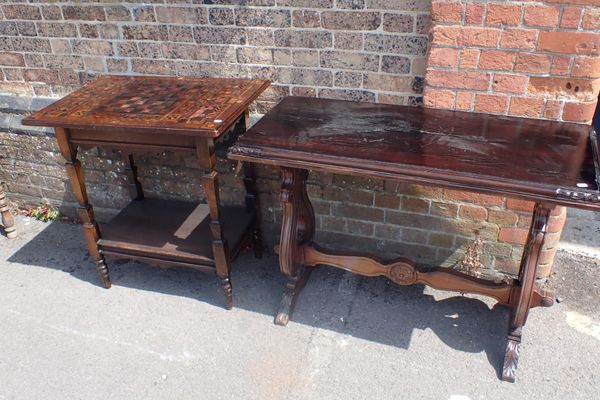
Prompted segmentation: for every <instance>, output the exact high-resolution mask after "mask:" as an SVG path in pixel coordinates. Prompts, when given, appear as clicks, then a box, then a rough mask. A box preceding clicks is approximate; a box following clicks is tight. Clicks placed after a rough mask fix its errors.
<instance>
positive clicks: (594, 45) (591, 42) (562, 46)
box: [537, 31, 600, 55]
mask: <svg viewBox="0 0 600 400" xmlns="http://www.w3.org/2000/svg"><path fill="white" fill-rule="evenodd" d="M537 49H538V50H541V51H553V52H556V53H569V54H583V55H600V33H589V32H561V31H541V32H540V39H539V41H538V46H537Z"/></svg>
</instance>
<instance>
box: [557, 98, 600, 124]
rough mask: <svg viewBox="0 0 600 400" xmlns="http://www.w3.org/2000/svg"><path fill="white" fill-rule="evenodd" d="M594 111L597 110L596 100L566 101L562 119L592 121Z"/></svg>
mask: <svg viewBox="0 0 600 400" xmlns="http://www.w3.org/2000/svg"><path fill="white" fill-rule="evenodd" d="M594 111H596V101H591V102H587V103H581V102H577V103H565V105H564V107H563V113H562V119H563V120H565V121H572V122H584V123H590V122H591V121H592V117H593V116H594Z"/></svg>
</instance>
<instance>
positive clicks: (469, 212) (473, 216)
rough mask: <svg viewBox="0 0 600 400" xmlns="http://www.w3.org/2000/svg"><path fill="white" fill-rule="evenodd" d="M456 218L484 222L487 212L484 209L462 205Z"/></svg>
mask: <svg viewBox="0 0 600 400" xmlns="http://www.w3.org/2000/svg"><path fill="white" fill-rule="evenodd" d="M458 216H459V217H460V218H464V219H470V220H473V221H485V220H486V219H487V216H488V211H487V210H486V209H485V208H484V207H479V206H471V205H464V204H463V205H461V206H460V208H459V210H458Z"/></svg>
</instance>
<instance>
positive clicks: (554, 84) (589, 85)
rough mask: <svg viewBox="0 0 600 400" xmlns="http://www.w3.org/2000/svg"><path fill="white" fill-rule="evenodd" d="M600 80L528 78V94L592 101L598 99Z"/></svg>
mask: <svg viewBox="0 0 600 400" xmlns="http://www.w3.org/2000/svg"><path fill="white" fill-rule="evenodd" d="M599 90H600V79H599V80H592V79H576V78H558V77H537V76H532V77H530V78H529V93H532V94H547V95H552V96H570V97H577V98H579V99H582V100H584V101H592V100H595V99H596V98H597V97H598V91H599Z"/></svg>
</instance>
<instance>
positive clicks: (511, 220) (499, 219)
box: [488, 210, 519, 226]
mask: <svg viewBox="0 0 600 400" xmlns="http://www.w3.org/2000/svg"><path fill="white" fill-rule="evenodd" d="M518 220H519V216H518V215H517V214H516V213H514V212H512V211H504V210H489V215H488V221H489V222H491V223H493V224H498V225H505V226H514V225H515V224H516V223H517V221H518Z"/></svg>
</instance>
